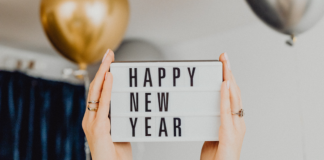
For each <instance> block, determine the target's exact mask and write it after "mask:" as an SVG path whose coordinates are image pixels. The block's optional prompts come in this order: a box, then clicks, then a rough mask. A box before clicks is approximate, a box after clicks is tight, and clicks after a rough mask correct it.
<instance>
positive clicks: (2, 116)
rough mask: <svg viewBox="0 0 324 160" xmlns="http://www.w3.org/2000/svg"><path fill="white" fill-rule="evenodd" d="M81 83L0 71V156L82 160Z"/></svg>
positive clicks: (10, 159) (6, 159)
mask: <svg viewBox="0 0 324 160" xmlns="http://www.w3.org/2000/svg"><path fill="white" fill-rule="evenodd" d="M84 94H85V90H84V87H83V86H79V85H72V84H68V83H63V82H55V81H49V80H44V79H39V78H33V77H29V76H27V75H25V74H22V73H19V72H6V71H0V159H1V160H39V159H40V160H52V159H53V160H83V159H85V151H84V142H85V139H84V133H83V130H82V127H81V122H82V118H83V114H84V112H85V97H84Z"/></svg>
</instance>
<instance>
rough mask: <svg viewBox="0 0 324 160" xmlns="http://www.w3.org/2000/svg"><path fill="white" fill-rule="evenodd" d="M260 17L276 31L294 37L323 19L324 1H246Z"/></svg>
mask: <svg viewBox="0 0 324 160" xmlns="http://www.w3.org/2000/svg"><path fill="white" fill-rule="evenodd" d="M246 1H247V3H248V4H249V5H250V7H251V9H252V10H253V11H254V13H255V14H256V15H258V17H259V18H260V19H261V20H262V21H263V22H265V23H266V24H268V25H269V26H270V27H272V28H274V29H275V30H277V31H279V32H281V33H284V34H288V35H291V36H292V39H293V40H295V37H294V36H296V35H298V34H300V33H302V32H304V31H306V30H308V29H309V28H311V27H312V26H313V25H314V24H315V23H316V22H318V21H319V20H320V18H322V16H323V14H324V0H246Z"/></svg>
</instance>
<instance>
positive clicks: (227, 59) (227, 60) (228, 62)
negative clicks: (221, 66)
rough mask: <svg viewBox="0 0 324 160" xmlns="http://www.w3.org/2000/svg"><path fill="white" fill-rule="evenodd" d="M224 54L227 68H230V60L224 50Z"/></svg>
mask: <svg viewBox="0 0 324 160" xmlns="http://www.w3.org/2000/svg"><path fill="white" fill-rule="evenodd" d="M224 55H225V59H226V62H227V66H228V69H229V70H231V64H230V61H229V58H228V55H227V53H226V52H225V54H224Z"/></svg>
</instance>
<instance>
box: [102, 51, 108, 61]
mask: <svg viewBox="0 0 324 160" xmlns="http://www.w3.org/2000/svg"><path fill="white" fill-rule="evenodd" d="M108 53H109V49H108V50H107V52H106V53H105V55H104V57H103V58H102V61H101V63H102V62H103V61H104V60H105V58H106V57H107V54H108Z"/></svg>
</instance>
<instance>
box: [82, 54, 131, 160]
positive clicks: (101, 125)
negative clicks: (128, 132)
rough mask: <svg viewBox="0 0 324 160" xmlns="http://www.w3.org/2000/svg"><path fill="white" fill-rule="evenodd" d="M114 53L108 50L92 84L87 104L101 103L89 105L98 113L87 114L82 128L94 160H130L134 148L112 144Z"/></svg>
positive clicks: (128, 144) (122, 144)
mask: <svg viewBox="0 0 324 160" xmlns="http://www.w3.org/2000/svg"><path fill="white" fill-rule="evenodd" d="M113 61H114V53H113V51H111V50H108V51H107V53H106V54H105V56H104V58H103V60H102V63H101V65H100V68H99V70H98V72H97V74H96V76H95V78H94V80H93V81H92V82H91V84H90V88H89V94H88V99H87V104H88V102H89V101H98V100H99V103H95V104H93V103H92V104H88V105H89V107H95V108H98V110H97V111H89V110H88V109H86V112H85V114H84V117H83V121H82V128H83V130H84V133H85V135H86V137H87V140H88V144H89V147H90V151H91V156H92V159H93V160H107V159H109V160H130V159H132V148H131V144H130V143H129V142H125V143H116V142H112V139H111V136H110V120H109V118H108V114H109V107H110V98H111V89H112V84H113V76H112V74H111V73H110V72H108V71H109V67H110V64H111V62H113Z"/></svg>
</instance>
